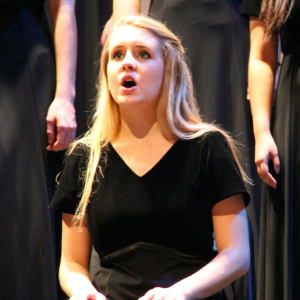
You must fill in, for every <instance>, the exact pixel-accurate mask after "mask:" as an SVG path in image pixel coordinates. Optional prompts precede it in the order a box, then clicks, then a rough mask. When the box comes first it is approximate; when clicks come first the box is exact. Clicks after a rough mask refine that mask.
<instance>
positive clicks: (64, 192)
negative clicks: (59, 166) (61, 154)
mask: <svg viewBox="0 0 300 300" xmlns="http://www.w3.org/2000/svg"><path fill="white" fill-rule="evenodd" d="M85 169H86V152H85V150H84V149H83V148H82V146H78V147H77V148H75V149H74V151H73V152H72V153H71V154H70V155H69V156H68V157H67V159H66V162H65V166H64V169H63V171H62V173H61V174H60V175H59V176H58V187H57V189H56V191H55V194H54V197H53V199H52V201H51V203H50V205H49V208H51V209H55V210H59V211H61V212H64V213H68V214H75V211H76V208H77V206H78V203H79V201H80V197H79V194H80V192H81V189H82V180H80V177H81V174H82V172H83V171H84V170H85Z"/></svg>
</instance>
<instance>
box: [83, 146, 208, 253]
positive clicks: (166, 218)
mask: <svg viewBox="0 0 300 300" xmlns="http://www.w3.org/2000/svg"><path fill="white" fill-rule="evenodd" d="M174 147H175V148H172V149H170V152H168V153H167V155H166V156H164V157H163V159H161V160H160V161H159V162H158V163H157V164H156V165H155V166H154V167H153V168H152V169H151V170H150V171H149V172H147V173H146V174H145V175H144V176H138V175H136V174H135V173H134V172H133V171H132V170H131V169H130V168H129V167H128V166H127V165H126V163H125V162H124V161H123V160H122V159H121V157H120V156H118V154H117V153H116V152H113V151H112V152H110V154H109V159H108V162H107V166H106V168H105V169H104V171H103V175H104V178H101V182H100V185H99V188H98V191H97V193H95V194H94V195H93V196H92V198H91V201H90V204H89V208H88V222H89V227H90V228H93V230H92V232H91V236H92V239H93V242H94V244H95V247H96V249H97V251H98V252H99V253H100V255H101V253H102V252H103V251H102V250H103V249H104V248H105V251H104V252H113V251H116V250H118V249H120V248H123V247H126V246H128V245H130V244H134V243H136V242H138V241H144V242H148V243H153V244H158V245H165V246H167V247H171V248H176V249H179V248H180V247H182V245H186V244H187V243H184V242H183V239H185V238H186V237H188V236H190V235H193V236H194V237H195V235H196V234H198V233H199V230H200V228H202V229H203V228H205V227H209V228H210V227H211V213H210V211H209V210H208V209H207V206H206V203H205V201H204V199H202V200H203V201H202V200H201V187H200V185H201V184H199V182H198V181H199V180H198V179H196V178H195V177H194V176H192V173H193V169H194V166H193V165H192V164H193V160H192V159H191V157H190V148H189V144H188V143H187V142H185V143H184V144H176V145H174ZM199 195H200V198H199ZM207 232H208V233H209V234H211V231H210V230H208V231H207ZM189 240H190V241H191V240H195V238H192V239H189ZM104 255H105V253H104Z"/></svg>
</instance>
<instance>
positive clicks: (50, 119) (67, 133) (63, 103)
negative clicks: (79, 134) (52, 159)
mask: <svg viewBox="0 0 300 300" xmlns="http://www.w3.org/2000/svg"><path fill="white" fill-rule="evenodd" d="M46 121H47V136H48V144H49V145H48V147H47V150H49V151H60V150H64V149H67V148H68V147H69V145H70V144H71V143H72V142H73V141H74V140H75V137H76V128H77V124H76V116H75V108H74V105H73V103H72V102H71V101H69V100H68V99H63V98H55V99H54V100H53V102H52V103H51V105H50V107H49V109H48V114H47V118H46Z"/></svg>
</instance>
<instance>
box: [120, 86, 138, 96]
mask: <svg viewBox="0 0 300 300" xmlns="http://www.w3.org/2000/svg"><path fill="white" fill-rule="evenodd" d="M136 89H137V86H136V85H135V86H133V87H131V88H126V87H124V86H122V87H121V91H122V92H123V93H125V94H130V93H132V92H134V91H135V90H136Z"/></svg>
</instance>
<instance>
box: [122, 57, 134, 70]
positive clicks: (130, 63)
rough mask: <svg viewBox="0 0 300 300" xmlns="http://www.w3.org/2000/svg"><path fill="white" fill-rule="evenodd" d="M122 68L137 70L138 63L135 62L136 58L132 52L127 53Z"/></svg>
mask: <svg viewBox="0 0 300 300" xmlns="http://www.w3.org/2000/svg"><path fill="white" fill-rule="evenodd" d="M122 70H123V71H126V72H127V71H129V72H132V71H135V70H136V64H135V62H134V58H133V56H132V55H131V53H127V54H126V56H125V58H124V60H123V62H122Z"/></svg>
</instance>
